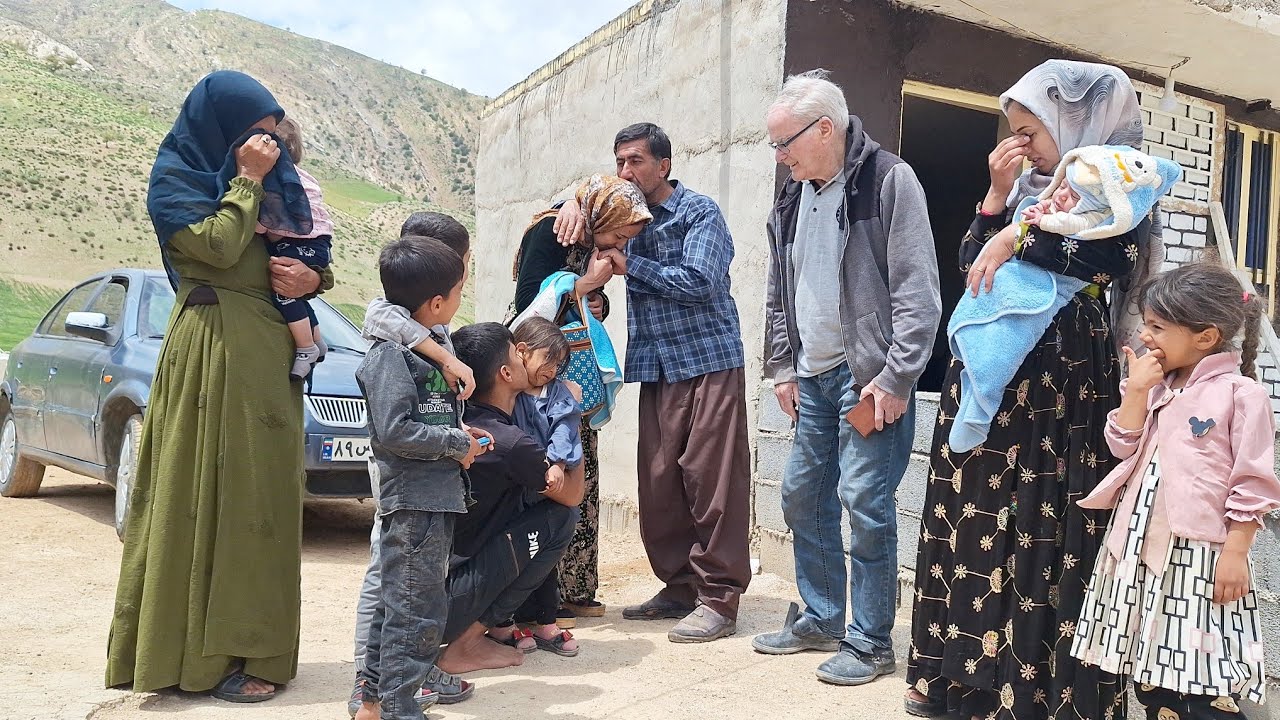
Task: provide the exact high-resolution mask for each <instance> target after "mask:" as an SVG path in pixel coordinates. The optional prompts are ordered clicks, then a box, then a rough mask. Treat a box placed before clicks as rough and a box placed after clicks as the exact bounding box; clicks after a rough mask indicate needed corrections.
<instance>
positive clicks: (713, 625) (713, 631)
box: [667, 605, 738, 643]
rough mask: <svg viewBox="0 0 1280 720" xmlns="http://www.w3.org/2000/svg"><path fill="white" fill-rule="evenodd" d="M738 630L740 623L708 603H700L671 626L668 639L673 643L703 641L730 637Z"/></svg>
mask: <svg viewBox="0 0 1280 720" xmlns="http://www.w3.org/2000/svg"><path fill="white" fill-rule="evenodd" d="M737 631H738V623H737V621H735V620H731V619H729V618H727V617H725V616H723V615H721V614H720V613H718V612H716V611H715V610H712V609H711V608H709V607H707V606H706V605H699V606H698V607H697V608H696V609H695V610H694V611H693V612H691V613H689V614H688V615H686V616H685V618H684V619H683V620H681V621H680V622H679V623H677V624H676V626H675V627H673V628H671V632H668V633H667V639H668V640H670V641H671V642H673V643H702V642H711V641H712V640H719V639H720V638H722V637H728V636H729V635H732V634H734V633H735V632H737Z"/></svg>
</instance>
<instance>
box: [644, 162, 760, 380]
mask: <svg viewBox="0 0 1280 720" xmlns="http://www.w3.org/2000/svg"><path fill="white" fill-rule="evenodd" d="M672 185H673V186H675V192H673V193H672V194H671V196H670V197H668V198H667V199H666V201H665V202H663V203H662V204H661V205H654V206H651V207H650V208H649V210H650V211H651V212H652V213H653V221H652V222H650V223H649V224H648V226H646V227H645V229H644V232H642V233H640V235H639V236H637V237H636V238H635V239H634V240H632V241H631V242H630V243H629V245H628V246H627V334H628V337H629V340H628V342H627V365H626V370H625V377H626V380H627V382H660V381H661V382H667V383H678V382H684V381H685V380H690V379H693V378H696V377H698V376H700V375H706V374H708V373H713V372H719V371H721V370H732V369H734V368H740V367H743V366H744V362H743V354H742V329H741V327H740V326H739V324H738V306H737V305H736V304H735V303H734V301H733V296H732V295H730V294H729V264H730V263H731V262H732V261H733V238H732V237H731V236H730V235H729V227H728V225H726V224H725V221H724V215H723V214H721V212H720V207H719V206H718V205H716V203H715V201H714V200H712V199H711V198H709V197H707V196H705V195H699V194H698V193H696V192H693V191H692V190H689V189H687V188H686V187H685V186H684V185H681V184H679V183H677V182H672Z"/></svg>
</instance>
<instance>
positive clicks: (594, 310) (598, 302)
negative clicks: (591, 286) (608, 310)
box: [587, 291, 604, 322]
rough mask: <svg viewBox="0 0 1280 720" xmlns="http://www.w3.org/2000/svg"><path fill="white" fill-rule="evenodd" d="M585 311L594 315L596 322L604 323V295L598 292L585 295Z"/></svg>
mask: <svg viewBox="0 0 1280 720" xmlns="http://www.w3.org/2000/svg"><path fill="white" fill-rule="evenodd" d="M587 309H588V310H590V311H591V314H592V315H595V317H596V319H597V320H599V321H601V322H604V295H602V294H601V293H600V292H598V291H592V292H591V294H589V295H587Z"/></svg>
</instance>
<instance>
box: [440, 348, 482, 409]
mask: <svg viewBox="0 0 1280 720" xmlns="http://www.w3.org/2000/svg"><path fill="white" fill-rule="evenodd" d="M440 370H441V371H442V372H443V373H444V380H445V382H447V383H448V384H449V387H451V388H453V391H454V392H456V393H458V399H459V400H466V399H467V398H469V397H471V392H472V391H473V390H475V387H476V376H475V373H473V372H471V368H469V367H467V364H466V363H464V362H462V361H461V360H459V359H458V358H456V357H453V356H452V355H450V356H449V359H448V360H446V361H445V362H444V365H443V366H441V368H440ZM459 385H461V386H459Z"/></svg>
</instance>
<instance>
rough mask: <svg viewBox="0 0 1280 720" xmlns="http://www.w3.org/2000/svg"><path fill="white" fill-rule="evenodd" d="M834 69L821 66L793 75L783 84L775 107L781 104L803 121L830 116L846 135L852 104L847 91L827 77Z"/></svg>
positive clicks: (837, 129)
mask: <svg viewBox="0 0 1280 720" xmlns="http://www.w3.org/2000/svg"><path fill="white" fill-rule="evenodd" d="M830 74H831V73H829V72H827V71H826V70H823V69H822V68H818V69H816V70H810V71H809V72H803V73H800V74H799V75H792V76H791V77H789V78H787V81H786V82H785V83H783V84H782V91H781V92H779V93H778V99H777V100H774V101H773V107H775V108H777V107H782V108H786V109H787V110H790V111H791V114H792V115H794V116H795V117H796V119H797V120H800V121H801V122H806V123H807V122H811V121H813V120H817V119H818V118H820V117H827V118H830V119H831V124H832V125H834V126H835V128H836V131H837V132H839V133H840V134H841V135H843V134H844V133H845V132H846V131H847V130H848V129H849V104H848V103H846V102H845V99H844V91H843V90H841V89H840V86H839V85H837V84H835V83H833V82H831V81H830V80H828V79H827V76H829V75H830Z"/></svg>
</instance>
